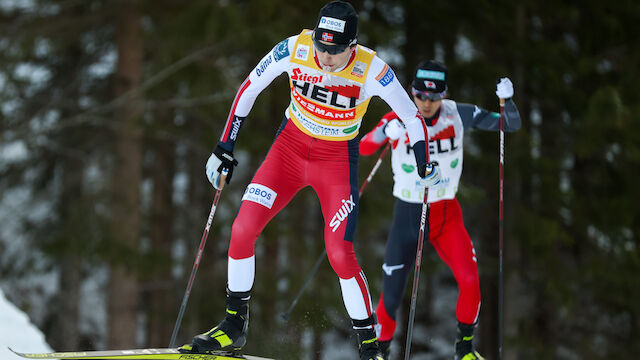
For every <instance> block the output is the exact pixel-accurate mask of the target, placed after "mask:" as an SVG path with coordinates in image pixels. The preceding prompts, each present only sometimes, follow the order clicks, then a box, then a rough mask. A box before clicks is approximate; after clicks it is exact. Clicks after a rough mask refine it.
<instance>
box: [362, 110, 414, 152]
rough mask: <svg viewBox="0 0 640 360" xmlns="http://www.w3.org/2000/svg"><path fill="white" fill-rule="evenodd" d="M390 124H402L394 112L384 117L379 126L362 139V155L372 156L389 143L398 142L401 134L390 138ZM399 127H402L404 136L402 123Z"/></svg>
mask: <svg viewBox="0 0 640 360" xmlns="http://www.w3.org/2000/svg"><path fill="white" fill-rule="evenodd" d="M390 122H391V123H392V124H396V123H400V120H398V117H397V116H396V114H395V113H394V112H393V111H392V112H390V113H388V114H386V115H384V116H383V117H382V119H380V122H378V125H376V127H375V128H373V130H371V131H369V132H368V133H367V134H366V135H365V136H363V137H362V140H360V155H365V156H366V155H371V154H373V153H374V152H376V150H378V149H379V148H380V146H382V145H384V144H385V143H386V142H387V141H389V140H391V141H393V140H397V139H398V138H399V137H400V136H399V135H400V134H398V136H395V134H394V135H392V136H390V135H389V133H387V130H390V129H389V127H388V125H389V123H390ZM399 126H401V127H402V134H404V132H405V131H404V126H403V125H401V123H400V125H399ZM398 132H399V131H398ZM394 146H395V145H394Z"/></svg>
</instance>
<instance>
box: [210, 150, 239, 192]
mask: <svg viewBox="0 0 640 360" xmlns="http://www.w3.org/2000/svg"><path fill="white" fill-rule="evenodd" d="M236 165H238V160H236V159H234V158H233V153H231V152H230V151H226V150H224V149H223V148H221V147H220V146H219V145H218V146H216V149H215V150H214V151H213V153H211V156H209V160H207V165H206V166H205V171H206V174H207V179H209V182H210V183H211V185H213V187H214V188H216V189H218V190H222V187H223V186H224V182H223V183H220V180H221V179H222V176H223V175H224V177H225V182H226V183H227V184H228V183H229V181H231V175H232V174H233V168H234V167H235V166H236Z"/></svg>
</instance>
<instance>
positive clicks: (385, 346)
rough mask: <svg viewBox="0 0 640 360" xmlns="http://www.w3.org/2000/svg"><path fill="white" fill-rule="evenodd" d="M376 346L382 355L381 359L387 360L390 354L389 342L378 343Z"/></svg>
mask: <svg viewBox="0 0 640 360" xmlns="http://www.w3.org/2000/svg"><path fill="white" fill-rule="evenodd" d="M378 344H379V347H380V353H381V354H382V358H383V359H384V360H389V354H390V353H391V340H387V341H379V340H378Z"/></svg>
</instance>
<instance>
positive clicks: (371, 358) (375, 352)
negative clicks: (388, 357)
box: [351, 316, 384, 360]
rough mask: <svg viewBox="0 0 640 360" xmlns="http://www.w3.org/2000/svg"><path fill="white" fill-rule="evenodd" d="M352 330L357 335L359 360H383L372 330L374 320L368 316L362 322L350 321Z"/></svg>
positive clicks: (374, 332)
mask: <svg viewBox="0 0 640 360" xmlns="http://www.w3.org/2000/svg"><path fill="white" fill-rule="evenodd" d="M351 321H352V322H353V328H354V329H355V330H356V334H357V335H358V349H359V350H360V360H384V357H383V356H382V354H381V353H380V344H379V343H378V338H377V337H376V331H375V330H374V329H373V325H374V324H375V318H374V317H373V316H370V317H369V318H368V319H364V320H353V319H352V320H351Z"/></svg>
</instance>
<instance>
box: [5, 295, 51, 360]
mask: <svg viewBox="0 0 640 360" xmlns="http://www.w3.org/2000/svg"><path fill="white" fill-rule="evenodd" d="M8 347H11V348H12V349H14V350H16V351H21V352H50V351H52V350H51V347H49V345H48V344H47V342H46V341H45V339H44V335H43V334H42V332H40V330H38V328H36V327H35V326H34V325H33V324H32V323H31V322H30V321H29V318H28V317H27V315H26V314H25V313H23V312H22V311H20V309H18V308H17V307H15V306H14V305H13V304H12V303H10V302H9V301H8V300H7V299H6V298H5V296H4V293H3V292H2V289H0V359H2V360H12V359H21V358H20V357H19V356H17V355H14V354H13V353H12V352H11V351H9V349H7V348H8Z"/></svg>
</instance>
